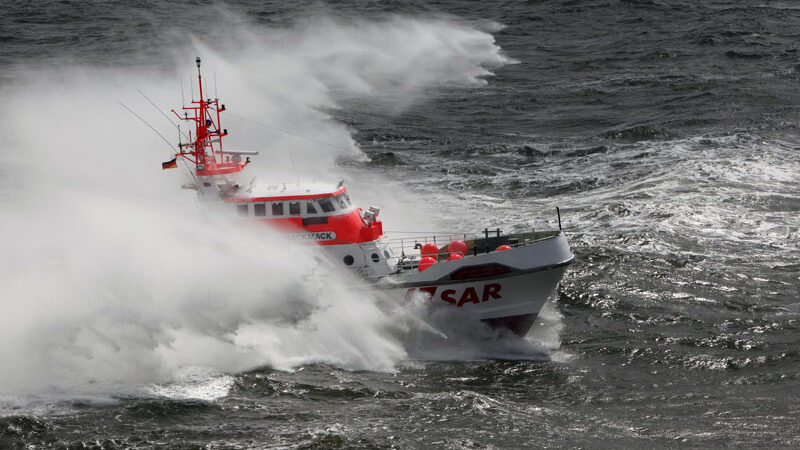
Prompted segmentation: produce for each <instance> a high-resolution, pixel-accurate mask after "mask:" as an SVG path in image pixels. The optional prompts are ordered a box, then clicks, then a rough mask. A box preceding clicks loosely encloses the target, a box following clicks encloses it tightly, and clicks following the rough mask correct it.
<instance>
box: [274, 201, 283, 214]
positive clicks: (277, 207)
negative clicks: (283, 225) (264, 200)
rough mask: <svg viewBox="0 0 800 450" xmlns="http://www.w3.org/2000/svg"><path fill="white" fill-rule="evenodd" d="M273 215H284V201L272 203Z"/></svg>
mask: <svg viewBox="0 0 800 450" xmlns="http://www.w3.org/2000/svg"><path fill="white" fill-rule="evenodd" d="M272 215H273V216H282V215H283V202H273V203H272Z"/></svg>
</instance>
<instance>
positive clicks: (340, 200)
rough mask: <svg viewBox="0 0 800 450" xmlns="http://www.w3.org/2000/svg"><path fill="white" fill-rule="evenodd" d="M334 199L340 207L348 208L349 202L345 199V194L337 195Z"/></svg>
mask: <svg viewBox="0 0 800 450" xmlns="http://www.w3.org/2000/svg"><path fill="white" fill-rule="evenodd" d="M333 200H334V201H335V202H336V203H337V204H338V205H339V208H340V209H347V202H346V201H345V199H344V195H342V194H339V195H337V196H336V197H333Z"/></svg>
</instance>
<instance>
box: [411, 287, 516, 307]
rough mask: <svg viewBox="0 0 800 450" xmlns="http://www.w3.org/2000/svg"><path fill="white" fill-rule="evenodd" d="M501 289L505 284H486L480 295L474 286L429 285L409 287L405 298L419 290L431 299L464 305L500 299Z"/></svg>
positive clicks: (459, 305)
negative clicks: (441, 286)
mask: <svg viewBox="0 0 800 450" xmlns="http://www.w3.org/2000/svg"><path fill="white" fill-rule="evenodd" d="M501 289H503V286H502V285H500V284H498V283H489V284H484V285H483V291H482V292H481V294H480V295H478V290H479V288H476V287H472V286H468V287H467V288H459V289H448V288H444V289H441V290H439V287H438V286H427V287H421V288H409V289H408V290H407V291H406V295H405V298H406V300H410V299H411V297H412V296H413V295H414V293H415V292H417V291H419V292H421V293H423V295H425V296H426V297H427V298H429V299H439V300H441V301H443V302H445V303H449V304H451V305H455V306H458V307H462V306H464V305H465V304H467V303H476V304H477V303H481V302H487V301H489V299H499V298H501V297H502V296H501V295H500V290H501ZM437 291H438V292H437ZM437 293H438V295H437Z"/></svg>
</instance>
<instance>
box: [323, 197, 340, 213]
mask: <svg viewBox="0 0 800 450" xmlns="http://www.w3.org/2000/svg"><path fill="white" fill-rule="evenodd" d="M319 207H320V208H322V212H331V211H334V210H335V209H336V208H334V207H333V203H331V200H330V199H328V198H321V199H319Z"/></svg>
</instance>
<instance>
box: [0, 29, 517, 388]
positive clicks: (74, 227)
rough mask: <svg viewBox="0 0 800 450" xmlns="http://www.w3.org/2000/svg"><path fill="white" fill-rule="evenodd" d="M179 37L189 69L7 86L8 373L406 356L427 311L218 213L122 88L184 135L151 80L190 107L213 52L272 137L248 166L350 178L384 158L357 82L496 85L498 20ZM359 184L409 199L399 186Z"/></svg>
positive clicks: (250, 172)
mask: <svg viewBox="0 0 800 450" xmlns="http://www.w3.org/2000/svg"><path fill="white" fill-rule="evenodd" d="M244 34H247V38H246V39H245V38H244V37H245V36H244ZM233 42H236V43H237V47H236V50H235V51H224V50H225V49H226V48H228V49H230V48H231V46H232V45H233V44H232V43H233ZM264 43H266V44H267V45H264ZM166 51H167V52H174V54H175V55H179V56H180V58H179V57H177V56H176V58H175V68H170V67H155V68H154V67H150V66H148V65H133V66H131V65H130V62H129V61H120V63H121V64H122V67H119V68H109V67H92V66H86V65H81V64H74V63H71V64H65V65H64V66H63V67H60V68H59V69H58V70H48V69H42V68H39V69H36V70H33V69H28V71H27V72H26V69H25V68H24V67H22V66H20V67H17V68H16V72H15V73H23V74H25V75H26V76H25V79H17V80H14V82H13V89H12V87H11V86H10V85H9V86H5V87H4V88H3V94H4V98H5V99H6V101H5V102H4V103H3V105H2V106H0V108H1V109H0V114H2V117H3V118H4V120H3V122H2V125H0V127H2V129H1V130H0V131H1V132H2V134H3V135H4V136H7V138H8V141H7V142H8V143H9V146H8V147H7V148H6V149H5V152H4V153H3V154H2V156H0V167H2V171H3V174H4V175H5V179H4V184H3V192H2V195H0V198H2V202H3V204H2V208H3V216H2V221H0V236H2V237H0V245H2V248H3V250H4V251H3V253H2V255H1V256H0V265H1V266H2V269H3V270H2V271H1V274H0V280H2V284H1V286H2V292H0V297H2V299H3V309H4V314H3V315H2V317H1V318H0V329H2V334H3V335H2V338H3V339H2V344H0V358H2V360H3V361H13V364H11V365H10V366H9V367H10V368H9V369H8V370H5V371H3V373H2V375H0V377H2V378H1V380H0V381H2V383H0V384H1V385H2V386H3V389H5V390H8V391H12V392H22V391H27V390H30V391H41V390H42V389H67V390H70V389H78V390H86V389H89V390H91V389H94V388H93V387H95V388H96V387H97V386H107V385H108V384H111V385H114V386H119V385H123V386H139V385H143V384H147V383H162V382H169V381H171V380H174V379H175V378H176V377H178V378H180V374H182V373H185V371H186V370H187V369H186V368H191V367H199V368H201V369H199V370H201V371H202V370H208V371H214V372H220V373H230V372H235V371H240V370H244V369H248V368H252V367H257V366H261V365H269V366H273V367H276V368H280V369H292V368H295V367H297V366H299V365H302V364H307V363H314V362H324V363H328V364H332V365H335V366H338V367H343V368H347V369H367V370H381V371H383V370H394V368H395V365H396V363H397V362H398V361H400V360H402V359H404V358H406V356H407V355H406V349H405V347H404V339H407V336H408V335H409V333H413V330H414V327H416V326H421V322H420V321H419V320H417V319H414V318H410V319H408V320H406V321H404V320H402V317H403V315H404V314H406V313H404V312H403V311H402V310H400V309H398V308H396V306H397V305H395V304H392V303H391V302H387V301H385V300H382V299H381V298H380V294H377V293H372V292H369V291H367V290H364V289H361V288H353V287H351V285H352V284H353V283H352V281H351V279H350V278H347V275H344V274H341V273H339V272H338V269H334V268H331V267H329V266H328V265H327V263H325V262H324V260H322V259H320V258H319V256H318V254H316V251H317V250H315V249H310V248H305V247H302V246H298V245H295V244H291V243H287V242H285V241H284V240H282V239H280V237H279V236H276V235H274V234H273V233H271V232H270V231H268V230H260V231H259V233H258V234H253V233H252V230H245V229H241V228H240V227H238V226H235V225H233V224H231V223H228V222H226V221H224V220H222V219H215V218H213V217H212V218H209V217H204V216H202V214H200V213H199V211H198V209H197V207H196V205H195V202H194V200H193V195H194V194H193V193H192V192H191V191H180V190H178V189H177V187H178V186H179V185H180V184H181V183H182V182H186V181H188V180H190V179H191V177H190V175H189V174H188V173H187V172H185V171H183V170H177V171H169V172H162V171H161V170H160V167H159V163H160V162H161V161H163V160H166V159H167V158H168V157H169V155H170V154H171V152H172V150H171V149H170V147H169V146H168V145H167V144H166V143H164V142H163V141H162V139H161V138H160V137H159V136H158V135H156V134H154V133H152V132H151V131H150V130H148V129H147V128H146V127H145V126H144V125H142V124H141V123H139V121H138V120H137V119H136V118H134V117H133V116H131V115H130V114H129V112H128V111H126V110H124V109H123V108H122V107H120V105H119V104H118V102H119V101H121V102H122V103H123V104H125V105H126V106H128V107H130V108H131V109H132V110H134V111H136V112H138V113H139V114H140V115H141V116H142V117H143V118H144V119H145V120H146V121H148V122H149V123H150V124H151V125H153V126H154V127H155V128H156V129H158V130H160V132H161V134H162V135H164V136H165V137H166V138H167V140H168V141H170V140H172V141H174V140H177V139H178V130H177V129H175V128H174V127H173V126H172V125H170V124H168V123H167V122H166V121H165V120H164V119H163V117H161V115H160V114H159V113H158V112H156V111H154V110H153V109H152V106H150V105H149V102H148V101H146V100H145V99H143V98H142V97H141V96H139V94H137V93H136V91H137V89H140V90H142V92H145V93H146V94H147V95H148V97H149V98H150V99H151V100H153V101H154V103H156V104H157V105H158V106H160V107H161V108H162V109H168V108H170V107H173V106H178V104H179V103H180V102H179V98H180V97H179V96H178V94H177V91H178V89H179V87H180V82H179V80H180V79H186V86H188V84H189V83H188V81H189V80H190V79H191V77H192V76H193V75H192V73H191V71H190V70H187V69H185V66H188V65H190V64H189V63H186V64H184V63H182V62H181V58H183V59H184V60H186V61H189V62H191V61H192V59H193V57H194V55H195V54H202V55H203V57H204V60H205V61H207V62H210V64H209V66H210V70H211V76H209V77H208V79H209V80H212V83H213V85H214V87H213V88H210V89H209V90H208V91H209V92H214V95H215V96H216V95H219V96H220V97H221V98H222V100H223V102H225V103H226V104H227V106H228V109H229V110H230V111H236V114H237V115H238V116H240V117H244V118H249V119H252V120H251V121H242V120H239V121H238V122H237V120H236V119H235V118H228V117H225V116H223V127H226V128H228V129H229V131H230V133H231V136H230V138H229V139H228V140H227V141H226V148H228V149H243V150H257V151H260V152H261V154H260V155H259V156H258V157H256V158H254V159H253V165H252V166H251V167H250V168H248V169H247V171H246V172H247V177H246V178H248V179H243V180H240V181H241V182H243V183H247V182H249V177H252V176H254V175H256V174H265V177H266V178H267V179H268V180H269V181H270V182H272V181H273V180H274V181H275V182H292V180H294V179H295V177H302V178H303V179H305V180H308V179H326V178H329V179H330V178H333V177H335V176H336V175H337V174H338V169H337V166H336V164H335V162H336V161H337V160H338V159H340V158H342V157H344V158H363V157H364V156H363V154H361V152H360V151H359V150H358V148H357V146H356V145H355V144H354V142H353V140H352V138H351V137H350V130H349V129H348V128H347V127H346V126H344V125H342V124H341V123H338V122H336V121H334V120H332V119H331V117H330V116H329V115H328V114H326V113H325V112H324V111H325V110H329V109H331V108H336V107H337V105H338V103H337V101H338V98H341V97H342V96H344V97H352V96H375V95H380V94H389V95H392V96H395V97H396V98H402V102H399V103H397V104H396V105H395V106H398V105H401V103H403V102H406V103H407V102H410V101H413V99H414V98H416V97H415V96H416V95H418V94H419V93H420V92H421V91H422V90H423V89H425V88H428V87H431V86H437V85H442V84H476V83H481V82H482V81H481V77H483V76H486V75H489V72H488V70H487V67H493V66H497V65H500V64H502V63H504V62H506V61H507V60H506V59H505V58H504V57H502V56H501V55H500V54H499V48H498V47H497V46H496V45H494V43H493V40H492V38H491V35H489V34H487V33H484V32H482V31H479V30H475V29H472V28H469V27H467V26H464V25H458V24H455V23H451V22H447V21H442V20H420V19H413V18H409V17H392V18H390V19H386V20H383V21H378V22H374V23H370V22H365V21H354V22H352V23H348V22H341V21H334V20H329V19H320V20H319V21H318V22H313V21H309V22H305V23H302V24H298V25H296V26H295V27H293V28H291V29H288V30H269V31H267V32H264V31H255V30H253V29H249V30H246V31H242V32H240V33H238V34H237V35H236V36H232V37H231V38H230V40H229V41H222V42H215V43H214V44H213V45H212V44H208V43H206V42H205V41H203V40H202V37H197V38H196V40H195V41H194V43H193V45H192V48H190V49H188V50H187V48H185V47H181V46H177V47H173V48H169V49H167V50H166ZM187 55H188V56H187ZM132 60H133V61H143V56H142V55H133V57H132ZM217 89H218V91H217ZM195 95H196V94H195ZM184 96H185V98H186V100H187V101H188V100H189V99H190V98H191V93H190V92H189V89H188V88H186V89H185V90H184ZM254 122H260V123H261V124H266V125H269V126H271V127H273V128H281V129H284V130H290V131H291V132H292V134H287V133H282V132H277V131H275V130H274V129H272V130H270V129H268V128H265V127H264V126H262V125H259V124H256V123H254ZM298 136H303V137H308V138H311V139H304V138H303V137H298ZM319 142H324V143H325V144H326V145H321V144H320V143H319ZM290 155H291V157H293V158H295V161H297V163H298V164H297V168H298V172H299V173H297V174H295V173H293V170H292V169H291V165H290V158H289V156H290ZM351 174H352V172H351ZM356 183H357V184H358V183H359V181H358V180H356ZM363 184H369V182H364V183H363ZM354 196H356V197H358V196H361V197H362V198H365V199H366V200H368V201H375V202H377V203H379V204H380V203H382V200H386V201H391V202H392V203H393V204H396V203H397V196H396V191H395V190H391V191H390V192H388V193H387V189H374V190H372V192H369V193H361V194H354ZM407 209H408V210H410V211H419V209H418V208H417V207H415V206H413V205H408V208H407ZM398 217H399V216H398ZM415 220H416V218H415V217H413V214H410V215H408V216H407V217H406V218H405V219H404V220H403V222H402V223H399V224H397V223H395V225H397V226H402V225H404V224H406V223H414V221H415ZM426 221H428V222H430V220H428V219H426ZM398 319H401V320H398ZM398 324H401V325H398ZM403 324H407V325H408V326H406V327H404V326H403Z"/></svg>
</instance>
